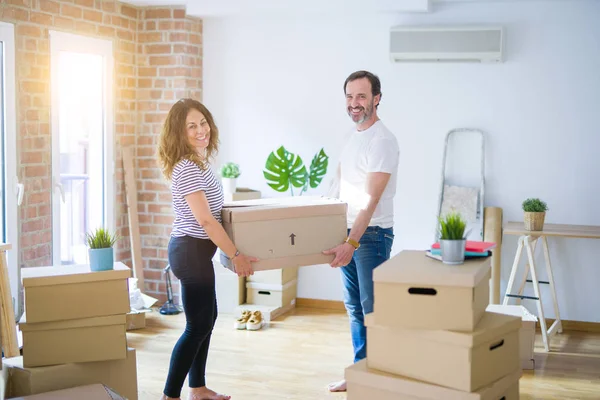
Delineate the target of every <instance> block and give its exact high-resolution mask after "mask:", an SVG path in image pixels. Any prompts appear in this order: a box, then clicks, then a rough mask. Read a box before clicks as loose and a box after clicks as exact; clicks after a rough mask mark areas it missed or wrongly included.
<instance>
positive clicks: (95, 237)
mask: <svg viewBox="0 0 600 400" xmlns="http://www.w3.org/2000/svg"><path fill="white" fill-rule="evenodd" d="M85 239H86V242H87V245H88V247H89V249H88V252H89V257H90V270H92V271H108V270H111V269H113V267H114V251H113V246H114V244H115V243H116V242H117V239H118V238H117V236H116V235H114V234H111V233H110V232H109V231H108V230H107V229H104V228H98V229H96V230H95V231H93V232H90V233H86V234H85Z"/></svg>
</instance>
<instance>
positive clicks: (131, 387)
mask: <svg viewBox="0 0 600 400" xmlns="http://www.w3.org/2000/svg"><path fill="white" fill-rule="evenodd" d="M136 359H137V357H136V352H135V349H133V348H128V349H127V358H125V359H123V360H113V361H98V362H84V363H69V364H60V365H53V366H49V367H35V368H27V367H24V366H23V357H21V356H19V357H13V358H7V359H5V360H4V362H5V368H6V370H7V371H8V375H9V379H8V385H7V392H6V396H7V398H12V397H19V396H30V395H34V394H38V393H45V392H50V391H53V390H61V389H68V388H73V387H76V386H82V385H90V384H95V383H101V384H104V385H106V386H108V387H110V388H112V389H113V390H115V391H116V392H117V393H119V394H120V395H121V396H124V397H125V398H127V399H128V400H137V399H138V383H137V381H138V379H137V361H136ZM78 399H85V400H89V397H87V396H81V397H78Z"/></svg>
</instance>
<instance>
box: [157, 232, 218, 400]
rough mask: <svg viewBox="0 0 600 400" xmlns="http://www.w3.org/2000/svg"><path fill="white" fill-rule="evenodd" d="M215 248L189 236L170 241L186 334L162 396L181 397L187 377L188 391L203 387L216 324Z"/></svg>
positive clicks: (175, 352) (172, 360) (170, 252)
mask: <svg viewBox="0 0 600 400" xmlns="http://www.w3.org/2000/svg"><path fill="white" fill-rule="evenodd" d="M216 250H217V247H216V246H215V244H214V243H213V242H212V241H211V240H208V239H197V238H193V237H189V236H184V237H178V238H175V237H172V238H171V239H170V241H169V247H168V255H169V264H170V265H171V270H172V271H173V275H175V276H176V277H177V278H178V279H179V282H180V285H181V301H182V304H183V309H184V313H185V318H186V326H185V331H184V332H183V334H182V335H181V337H180V338H179V340H178V341H177V343H176V344H175V348H174V349H173V353H172V354H171V363H170V366H169V374H168V376H167V381H166V384H165V389H164V394H165V395H166V396H168V397H175V398H177V397H180V396H181V389H182V387H183V383H184V381H185V378H186V375H188V374H189V386H190V387H191V388H196V387H202V386H205V384H206V381H205V369H206V359H207V358H208V347H209V345H210V337H211V334H212V330H213V327H214V325H215V321H216V319H217V299H216V294H215V272H214V269H213V263H212V258H213V256H214V255H215V252H216Z"/></svg>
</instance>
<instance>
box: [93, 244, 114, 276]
mask: <svg viewBox="0 0 600 400" xmlns="http://www.w3.org/2000/svg"><path fill="white" fill-rule="evenodd" d="M88 251H89V256H90V270H92V271H109V270H112V269H114V252H113V248H112V247H106V248H103V249H88Z"/></svg>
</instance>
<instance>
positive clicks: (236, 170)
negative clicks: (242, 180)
mask: <svg viewBox="0 0 600 400" xmlns="http://www.w3.org/2000/svg"><path fill="white" fill-rule="evenodd" d="M220 174H221V180H222V182H223V191H224V192H225V193H235V191H236V187H237V185H236V182H237V178H238V177H239V176H240V174H241V172H240V167H239V165H237V164H235V163H232V162H228V163H225V164H223V166H221V171H220Z"/></svg>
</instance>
